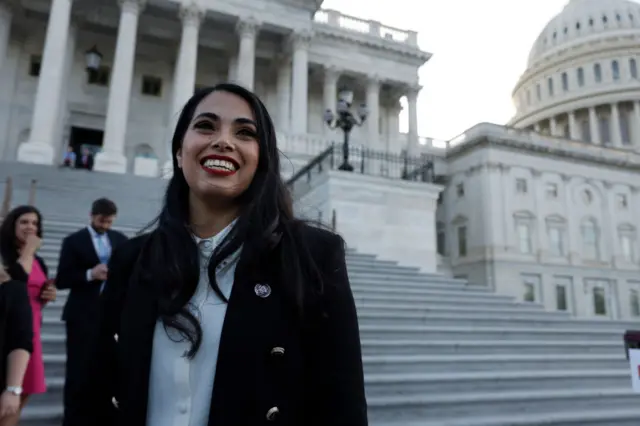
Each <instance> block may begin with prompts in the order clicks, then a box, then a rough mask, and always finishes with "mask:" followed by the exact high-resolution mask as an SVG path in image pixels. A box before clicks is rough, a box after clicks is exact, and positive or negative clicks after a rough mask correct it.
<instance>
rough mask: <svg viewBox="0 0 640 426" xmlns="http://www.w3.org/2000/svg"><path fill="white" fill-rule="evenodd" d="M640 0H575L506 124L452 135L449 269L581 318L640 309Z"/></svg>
mask: <svg viewBox="0 0 640 426" xmlns="http://www.w3.org/2000/svg"><path fill="white" fill-rule="evenodd" d="M639 62H640V4H638V3H636V2H632V1H624V0H612V1H606V2H604V1H599V0H571V1H569V2H568V3H567V5H566V6H565V7H564V9H563V10H562V11H561V12H560V13H559V14H558V15H557V16H556V17H554V18H553V19H552V20H551V21H550V22H549V24H548V25H547V26H546V27H545V28H544V29H543V31H542V33H541V34H540V36H539V37H538V39H537V40H536V41H535V43H534V45H533V48H532V49H531V54H530V56H529V61H528V64H527V69H526V71H525V72H524V74H523V75H522V77H521V78H520V79H519V81H518V83H517V85H516V87H515V89H514V91H513V99H514V103H515V106H516V110H517V111H516V114H515V116H514V117H513V119H512V120H511V121H510V122H509V123H508V124H507V126H497V125H492V124H486V123H484V124H479V125H477V126H475V127H473V128H472V129H469V130H467V131H466V132H464V133H463V134H461V135H460V136H459V137H457V138H455V139H453V140H452V141H449V142H448V144H447V145H448V146H447V149H446V154H445V155H443V156H442V157H441V159H440V160H439V168H440V173H441V174H442V175H443V176H446V180H447V187H446V189H445V190H444V192H443V194H442V196H441V198H440V205H439V208H438V213H437V217H438V220H437V236H438V237H437V238H438V246H439V252H440V253H441V254H442V255H443V257H442V258H441V260H440V269H441V270H442V271H447V272H449V273H451V274H453V275H455V276H460V277H466V278H468V279H469V280H470V281H471V282H473V283H478V284H489V285H491V286H493V287H494V288H495V289H496V290H497V291H498V292H501V293H508V294H512V295H514V296H516V297H517V298H518V299H519V300H521V301H523V302H534V301H535V302H542V303H544V304H545V306H546V308H547V309H549V310H561V311H569V312H572V313H573V314H575V315H576V316H578V317H607V318H612V319H619V318H640V246H639V241H638V229H639V228H640V219H639V218H640V216H639V215H638V213H639V212H640V80H638V64H639Z"/></svg>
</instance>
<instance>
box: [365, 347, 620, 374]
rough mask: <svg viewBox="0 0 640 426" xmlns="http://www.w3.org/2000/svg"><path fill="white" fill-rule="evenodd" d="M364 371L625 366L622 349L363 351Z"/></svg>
mask: <svg viewBox="0 0 640 426" xmlns="http://www.w3.org/2000/svg"><path fill="white" fill-rule="evenodd" d="M362 361H363V364H364V369H365V374H381V373H400V374H420V373H442V372H445V371H446V372H449V371H451V372H457V373H462V372H471V371H484V372H491V373H492V374H493V373H494V372H500V371H520V372H522V371H548V370H562V371H573V370H587V371H598V370H615V369H625V368H626V369H627V370H625V371H627V373H628V366H629V364H628V363H627V360H626V359H625V356H624V354H623V353H622V351H618V352H617V353H610V354H608V353H604V354H599V353H594V354H549V353H540V354H522V353H514V354H507V355H502V354H487V355H485V354H465V353H460V354H443V355H413V354H412V355H364V356H363V357H362Z"/></svg>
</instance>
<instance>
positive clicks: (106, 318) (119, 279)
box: [80, 243, 134, 426]
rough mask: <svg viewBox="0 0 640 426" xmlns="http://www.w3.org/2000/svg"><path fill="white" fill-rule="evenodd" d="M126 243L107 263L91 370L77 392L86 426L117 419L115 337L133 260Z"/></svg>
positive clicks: (107, 424)
mask: <svg viewBox="0 0 640 426" xmlns="http://www.w3.org/2000/svg"><path fill="white" fill-rule="evenodd" d="M130 251H131V250H130V249H129V247H128V244H127V243H124V244H122V245H120V246H118V247H117V248H116V249H115V250H114V251H113V253H112V255H111V259H110V261H109V265H108V267H109V278H108V279H107V282H106V284H105V288H104V291H103V293H102V295H101V297H100V319H99V324H98V330H97V333H98V334H97V338H96V344H95V347H94V349H93V354H92V357H91V359H92V368H91V370H90V372H89V373H88V374H87V377H86V379H85V382H84V384H83V390H82V392H80V394H82V397H83V398H84V399H85V400H84V401H82V404H81V405H82V407H83V409H84V410H85V411H84V413H83V418H84V419H85V420H86V424H91V425H93V426H112V425H113V424H114V422H115V418H116V416H117V409H116V406H115V405H114V403H113V398H114V396H116V395H117V385H118V382H117V377H118V363H117V344H118V343H117V338H116V336H117V334H118V330H119V324H120V316H121V312H122V305H123V303H124V299H125V296H126V290H127V283H128V279H129V276H130V267H131V264H132V263H133V262H132V260H133V259H134V258H133V257H132V255H131V253H130Z"/></svg>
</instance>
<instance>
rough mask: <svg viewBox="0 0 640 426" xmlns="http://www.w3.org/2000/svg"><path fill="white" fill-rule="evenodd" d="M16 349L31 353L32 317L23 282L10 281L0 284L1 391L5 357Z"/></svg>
mask: <svg viewBox="0 0 640 426" xmlns="http://www.w3.org/2000/svg"><path fill="white" fill-rule="evenodd" d="M21 269H22V268H21ZM23 272H24V271H23ZM16 349H24V350H25V351H27V352H29V353H31V352H33V317H32V313H31V303H30V302H29V294H28V293H27V286H26V285H25V282H24V281H18V280H13V279H12V280H11V281H7V282H6V283H3V284H0V356H2V360H0V386H2V387H3V389H4V387H5V386H6V385H7V384H6V380H7V356H8V355H9V354H10V353H11V352H13V351H14V350H16Z"/></svg>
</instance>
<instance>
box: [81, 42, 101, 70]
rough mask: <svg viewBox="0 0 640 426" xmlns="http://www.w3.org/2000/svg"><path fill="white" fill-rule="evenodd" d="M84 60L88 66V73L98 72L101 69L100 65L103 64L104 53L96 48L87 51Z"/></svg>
mask: <svg viewBox="0 0 640 426" xmlns="http://www.w3.org/2000/svg"><path fill="white" fill-rule="evenodd" d="M84 59H85V62H86V64H87V71H89V72H96V71H98V69H100V63H101V62H102V53H100V51H99V50H98V48H97V47H96V46H93V47H92V48H91V49H89V50H87V51H86V52H85V54H84Z"/></svg>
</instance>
